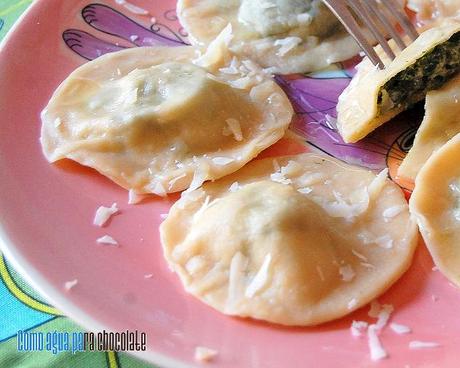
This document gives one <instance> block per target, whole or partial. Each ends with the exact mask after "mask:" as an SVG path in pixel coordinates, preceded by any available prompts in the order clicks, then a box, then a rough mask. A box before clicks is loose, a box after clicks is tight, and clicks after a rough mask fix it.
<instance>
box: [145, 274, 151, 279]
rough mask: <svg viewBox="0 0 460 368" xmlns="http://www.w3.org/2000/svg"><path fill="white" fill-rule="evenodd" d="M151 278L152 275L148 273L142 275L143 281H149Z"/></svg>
mask: <svg viewBox="0 0 460 368" xmlns="http://www.w3.org/2000/svg"><path fill="white" fill-rule="evenodd" d="M152 277H153V273H148V274H146V275H144V279H151V278H152Z"/></svg>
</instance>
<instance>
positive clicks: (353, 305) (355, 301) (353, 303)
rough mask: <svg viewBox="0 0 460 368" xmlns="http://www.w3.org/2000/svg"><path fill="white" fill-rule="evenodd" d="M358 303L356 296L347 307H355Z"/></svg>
mask: <svg viewBox="0 0 460 368" xmlns="http://www.w3.org/2000/svg"><path fill="white" fill-rule="evenodd" d="M357 305H358V301H357V300H356V298H353V299H351V300H350V301H349V302H348V304H347V308H348V309H353V308H354V307H356V306H357Z"/></svg>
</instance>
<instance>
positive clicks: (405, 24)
mask: <svg viewBox="0 0 460 368" xmlns="http://www.w3.org/2000/svg"><path fill="white" fill-rule="evenodd" d="M381 3H382V4H383V5H385V7H386V8H387V9H388V10H389V11H390V13H392V14H394V16H395V17H396V19H397V20H398V22H399V24H400V25H401V27H402V29H403V30H404V32H406V34H407V35H408V36H409V37H410V38H411V40H412V41H415V40H416V39H417V37H418V36H419V34H418V32H417V30H416V29H415V27H414V25H413V24H412V23H411V21H410V20H409V18H408V17H407V15H406V13H405V12H404V11H403V10H402V9H401V7H400V6H399V4H396V3H395V2H394V1H393V0H381Z"/></svg>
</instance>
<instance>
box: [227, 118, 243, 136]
mask: <svg viewBox="0 0 460 368" xmlns="http://www.w3.org/2000/svg"><path fill="white" fill-rule="evenodd" d="M225 122H226V123H227V125H228V128H229V129H230V131H231V132H232V134H233V137H234V138H235V140H236V141H238V142H241V141H242V140H243V133H242V131H241V125H240V122H239V121H238V120H237V119H233V118H229V119H227V120H225Z"/></svg>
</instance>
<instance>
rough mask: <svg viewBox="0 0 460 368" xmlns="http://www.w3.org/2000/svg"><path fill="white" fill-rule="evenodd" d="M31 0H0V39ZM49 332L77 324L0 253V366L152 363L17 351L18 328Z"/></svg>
mask: <svg viewBox="0 0 460 368" xmlns="http://www.w3.org/2000/svg"><path fill="white" fill-rule="evenodd" d="M31 3H32V0H0V40H2V39H3V38H4V37H5V35H6V33H7V32H8V30H9V29H10V28H11V27H12V25H13V23H14V22H15V21H16V19H18V17H19V16H20V15H21V14H22V12H24V10H26V9H27V7H28V6H29V5H30V4H31ZM26 330H27V331H34V332H43V333H48V332H51V333H53V332H54V331H57V332H60V331H62V332H69V333H73V332H78V331H82V329H81V327H79V326H78V325H76V324H75V323H73V322H72V321H71V320H69V319H68V318H66V317H65V316H63V315H62V313H61V312H60V311H59V310H57V309H56V308H54V307H52V306H51V305H49V304H48V303H47V302H46V300H44V299H43V298H42V297H41V296H40V295H39V294H38V293H37V292H35V291H34V290H33V289H32V288H31V287H30V286H29V285H27V284H26V283H25V282H24V281H23V280H22V279H21V277H20V276H19V275H18V274H17V272H15V270H14V269H13V268H12V267H11V265H9V264H8V262H6V260H5V259H4V257H3V256H2V255H1V254H0V367H1V368H13V367H21V368H25V367H30V368H53V367H56V368H70V367H72V368H73V367H75V368H78V367H82V368H83V367H84V368H89V367H91V368H93V367H94V368H99V367H111V368H115V367H123V368H130V367H131V368H134V367H136V368H138V367H152V366H151V365H149V364H146V363H143V362H141V361H139V360H137V359H134V358H132V357H131V356H129V355H127V354H119V353H114V352H108V353H97V352H87V353H76V354H72V353H70V352H69V353H67V352H63V353H59V354H57V355H53V354H52V353H51V352H48V351H43V352H30V353H25V352H20V351H18V349H17V345H18V344H17V342H18V340H17V333H18V331H26Z"/></svg>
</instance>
